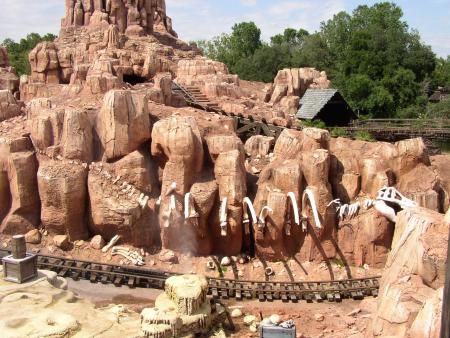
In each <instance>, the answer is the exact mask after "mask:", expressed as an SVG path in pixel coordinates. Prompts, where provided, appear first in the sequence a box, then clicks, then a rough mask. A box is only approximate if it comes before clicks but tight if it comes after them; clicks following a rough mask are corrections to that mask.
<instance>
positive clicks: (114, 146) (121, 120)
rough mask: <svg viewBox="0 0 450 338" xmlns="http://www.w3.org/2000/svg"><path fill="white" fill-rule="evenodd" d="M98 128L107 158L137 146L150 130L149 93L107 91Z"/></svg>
mask: <svg viewBox="0 0 450 338" xmlns="http://www.w3.org/2000/svg"><path fill="white" fill-rule="evenodd" d="M96 129H97V133H98V135H99V138H100V142H101V144H102V147H103V149H104V155H105V156H106V158H108V159H116V158H119V157H122V156H125V155H127V154H129V153H131V152H133V151H135V150H137V149H138V148H139V147H140V146H141V145H142V144H143V143H144V142H145V141H147V140H148V139H149V138H150V133H151V126H150V117H149V114H148V110H147V104H146V96H141V95H133V93H132V92H131V91H127V90H113V91H110V92H108V93H107V94H106V95H105V98H104V101H103V106H102V109H101V110H100V112H99V114H98V116H97V122H96Z"/></svg>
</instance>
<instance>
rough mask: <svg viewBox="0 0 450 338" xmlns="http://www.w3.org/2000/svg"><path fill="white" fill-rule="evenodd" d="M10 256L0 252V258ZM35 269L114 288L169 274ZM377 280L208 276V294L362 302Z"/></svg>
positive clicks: (51, 262) (59, 265)
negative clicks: (268, 279)
mask: <svg viewBox="0 0 450 338" xmlns="http://www.w3.org/2000/svg"><path fill="white" fill-rule="evenodd" d="M9 254H10V251H8V250H0V258H2V257H5V256H7V255H9ZM38 268H39V269H42V270H51V271H54V272H56V273H57V274H58V276H60V277H65V278H72V279H74V280H80V279H83V280H89V281H90V282H91V283H102V284H113V285H115V286H116V287H121V286H128V287H130V288H154V289H161V290H162V289H164V285H165V281H166V279H167V278H169V277H171V276H174V275H177V274H175V273H171V272H164V271H157V270H149V269H141V268H133V267H128V266H117V265H112V264H104V263H96V262H88V261H82V260H74V259H68V258H65V257H54V256H46V255H38ZM379 280H380V277H370V278H363V279H347V280H339V281H338V280H336V281H317V282H313V281H305V282H270V281H243V280H231V279H221V278H211V277H208V284H209V294H210V295H211V296H212V297H213V298H214V299H236V300H238V301H242V300H251V299H258V300H259V301H261V302H265V301H268V302H271V301H275V300H281V301H283V302H299V301H306V302H314V301H317V302H322V301H329V302H340V301H341V300H342V299H355V300H358V299H363V298H364V297H376V296H377V295H378V289H379Z"/></svg>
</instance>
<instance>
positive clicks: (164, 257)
mask: <svg viewBox="0 0 450 338" xmlns="http://www.w3.org/2000/svg"><path fill="white" fill-rule="evenodd" d="M158 258H159V260H160V261H161V262H165V263H178V257H177V255H176V254H175V252H173V251H172V250H161V252H160V253H159V255H158Z"/></svg>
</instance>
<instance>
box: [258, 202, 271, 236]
mask: <svg viewBox="0 0 450 338" xmlns="http://www.w3.org/2000/svg"><path fill="white" fill-rule="evenodd" d="M272 213H273V210H272V209H271V208H269V207H268V206H265V207H264V208H262V210H261V212H260V213H259V222H258V224H259V229H260V230H263V229H264V228H265V227H266V218H267V216H269V215H270V214H272Z"/></svg>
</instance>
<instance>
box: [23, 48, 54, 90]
mask: <svg viewBox="0 0 450 338" xmlns="http://www.w3.org/2000/svg"><path fill="white" fill-rule="evenodd" d="M28 59H29V61H30V65H31V79H32V80H33V81H34V82H42V83H49V84H59V83H60V66H59V60H58V51H57V47H56V44H55V43H53V42H41V43H39V44H37V46H36V47H35V48H34V49H33V50H32V51H31V52H30V54H29V57H28Z"/></svg>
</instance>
